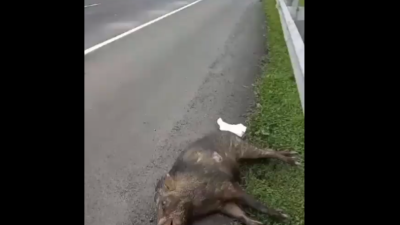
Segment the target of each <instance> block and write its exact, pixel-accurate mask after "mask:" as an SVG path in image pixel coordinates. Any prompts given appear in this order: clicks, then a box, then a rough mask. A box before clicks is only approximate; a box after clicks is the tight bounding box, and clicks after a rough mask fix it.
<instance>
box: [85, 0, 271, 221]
mask: <svg viewBox="0 0 400 225" xmlns="http://www.w3.org/2000/svg"><path fill="white" fill-rule="evenodd" d="M128 2H129V3H128ZM95 3H101V4H100V5H98V6H94V7H88V8H86V9H85V49H86V48H88V47H91V46H93V45H95V44H97V43H99V42H102V41H105V40H107V39H108V38H110V37H113V36H115V35H117V34H119V33H122V32H125V31H127V30H129V29H131V28H133V27H134V26H135V23H133V22H134V21H137V22H138V23H137V24H140V23H143V22H147V21H146V19H151V18H152V17H154V18H156V17H158V16H154V15H157V13H155V12H158V13H160V12H165V11H171V10H173V8H174V7H171V6H172V5H174V6H178V5H180V6H179V7H181V6H182V4H183V3H184V2H183V1H179V2H177V1H173V0H154V1H152V0H147V1H145V0H131V1H128V0H114V1H111V0H100V1H95V0H87V1H85V5H89V4H95ZM185 4H187V2H186V3H185ZM106 5H107V6H106ZM101 7H106V8H104V9H102V8H101ZM179 7H176V8H179ZM89 10H92V11H91V12H89ZM149 12H152V13H153V14H152V13H149ZM114 14H116V15H117V16H111V15H114ZM154 18H153V19H154ZM127 21H128V22H127ZM129 21H131V22H132V23H130V22H129ZM112 24H114V25H115V26H112ZM116 24H125V25H126V26H125V27H124V26H121V27H118V26H116ZM263 25H264V18H263V12H262V5H261V3H260V2H259V1H258V0H247V1H243V0H218V1H215V0H204V1H202V2H200V3H198V4H196V5H194V6H192V7H189V8H187V9H185V10H183V11H181V12H179V13H177V14H174V15H172V16H170V17H168V18H166V19H164V20H161V21H159V22H157V23H154V24H152V25H150V26H148V27H146V28H144V29H142V30H139V31H138V32H135V33H132V34H131V35H129V36H127V37H125V38H123V39H120V40H118V41H116V42H113V43H111V44H109V45H106V46H104V47H103V48H100V49H98V50H97V51H94V52H92V53H90V54H88V55H86V56H85V77H84V79H85V225H110V224H112V225H114V224H115V225H123V224H134V225H147V224H155V221H154V209H153V208H154V205H153V193H154V185H155V182H156V180H157V179H158V178H159V177H160V176H161V175H163V174H164V173H166V172H167V171H168V169H169V168H170V166H171V165H172V163H173V161H174V159H175V157H176V156H177V154H178V153H179V151H180V150H181V149H182V147H183V146H185V145H186V144H187V143H188V142H189V141H192V140H194V139H196V138H198V137H200V136H201V135H203V134H205V133H206V132H208V131H210V130H213V129H216V120H217V119H218V118H219V117H222V118H223V119H224V120H226V121H227V122H230V123H238V122H242V123H244V117H243V115H244V114H245V113H246V111H247V110H248V109H249V106H250V105H251V104H252V102H253V90H252V88H251V84H252V83H253V82H254V79H255V77H256V74H257V73H258V70H259V67H258V62H259V59H260V57H261V56H262V55H263V54H264V37H263V35H264V31H265V30H264V29H263V28H262V27H263ZM132 26H133V27H132ZM110 27H113V28H110ZM122 27H124V29H123V28H122ZM117 28H118V29H117ZM151 221H152V222H151ZM226 223H227V220H226V219H222V217H221V216H219V217H213V218H208V219H207V220H206V221H203V222H201V223H199V224H210V225H211V224H215V225H217V224H218V225H221V224H226Z"/></svg>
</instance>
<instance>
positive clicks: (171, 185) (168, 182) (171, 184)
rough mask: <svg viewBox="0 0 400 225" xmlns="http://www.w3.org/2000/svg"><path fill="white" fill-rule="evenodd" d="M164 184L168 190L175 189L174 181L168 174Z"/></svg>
mask: <svg viewBox="0 0 400 225" xmlns="http://www.w3.org/2000/svg"><path fill="white" fill-rule="evenodd" d="M164 185H165V187H166V188H167V189H168V191H173V190H175V181H174V178H172V177H171V176H170V175H169V174H167V176H166V177H165V180H164Z"/></svg>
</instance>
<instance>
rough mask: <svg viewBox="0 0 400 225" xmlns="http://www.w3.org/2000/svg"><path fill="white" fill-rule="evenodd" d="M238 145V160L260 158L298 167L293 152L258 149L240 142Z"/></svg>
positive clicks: (242, 141) (298, 163)
mask: <svg viewBox="0 0 400 225" xmlns="http://www.w3.org/2000/svg"><path fill="white" fill-rule="evenodd" d="M239 142H240V144H239V145H238V146H237V151H238V158H239V159H261V158H275V159H279V160H281V161H284V162H286V163H289V164H291V165H300V162H298V161H296V158H295V155H296V154H297V153H296V152H294V151H275V150H273V149H268V148H267V149H259V148H257V147H255V146H254V145H252V144H250V143H248V142H246V141H244V140H240V141H239Z"/></svg>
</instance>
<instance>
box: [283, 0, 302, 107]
mask: <svg viewBox="0 0 400 225" xmlns="http://www.w3.org/2000/svg"><path fill="white" fill-rule="evenodd" d="M287 2H288V5H290V6H288V5H287V4H286V2H285V1H284V0H276V7H277V9H278V12H279V15H280V19H281V24H282V30H283V33H284V36H285V41H286V46H287V48H288V50H289V56H290V61H291V62H292V67H293V72H294V76H295V78H296V83H297V89H298V91H299V95H300V101H301V107H302V108H303V113H304V41H303V39H302V37H301V36H300V33H299V30H298V28H297V26H296V24H295V20H298V19H299V18H298V12H299V0H287ZM303 12H304V8H303ZM302 17H303V18H302V20H304V14H303V16H302Z"/></svg>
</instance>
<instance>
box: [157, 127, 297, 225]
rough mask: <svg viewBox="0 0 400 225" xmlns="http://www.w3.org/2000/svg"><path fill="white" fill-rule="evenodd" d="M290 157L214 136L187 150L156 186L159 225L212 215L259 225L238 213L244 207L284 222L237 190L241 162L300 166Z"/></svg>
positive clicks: (219, 134) (236, 139) (177, 224)
mask: <svg viewBox="0 0 400 225" xmlns="http://www.w3.org/2000/svg"><path fill="white" fill-rule="evenodd" d="M295 154H296V153H295V152H290V151H274V150H272V149H259V148H257V147H255V146H253V145H251V144H249V143H248V142H246V141H244V140H242V139H241V138H239V137H238V136H236V135H234V134H232V133H230V132H225V131H218V132H214V133H211V134H209V135H206V136H205V137H203V138H201V139H199V140H197V141H195V142H194V143H192V144H190V145H189V146H188V147H187V148H186V149H185V150H184V151H183V152H182V153H181V154H180V155H179V157H178V158H177V160H176V162H175V164H174V165H173V166H172V168H171V170H170V171H169V173H168V174H167V175H165V176H163V177H162V178H161V179H160V180H159V181H158V183H157V185H156V194H155V197H154V200H155V203H156V206H157V221H158V225H187V224H189V223H190V222H191V221H193V220H194V219H196V218H199V217H203V216H206V215H209V214H213V213H222V214H224V215H227V216H230V217H233V218H236V219H238V220H239V221H240V222H242V223H243V224H246V225H256V224H262V223H261V222H259V221H256V220H253V219H250V218H249V217H247V216H246V214H245V213H244V212H243V210H242V209H241V207H242V206H247V207H250V208H253V209H255V210H258V211H260V212H262V213H265V214H267V215H268V216H271V217H274V218H276V219H281V220H284V219H287V218H288V216H287V215H286V214H284V213H283V212H281V211H280V210H276V209H273V208H270V207H268V206H266V205H264V204H263V203H261V202H259V201H257V200H256V199H254V197H252V196H250V195H248V194H247V193H246V192H245V191H244V190H243V189H242V188H241V187H240V186H239V177H240V175H239V165H238V162H239V161H240V160H245V159H258V158H275V159H279V160H282V161H284V162H286V163H288V164H291V165H299V163H298V162H297V161H296V159H295V157H294V155H295Z"/></svg>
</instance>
